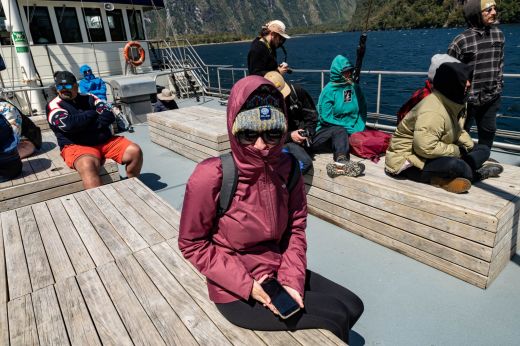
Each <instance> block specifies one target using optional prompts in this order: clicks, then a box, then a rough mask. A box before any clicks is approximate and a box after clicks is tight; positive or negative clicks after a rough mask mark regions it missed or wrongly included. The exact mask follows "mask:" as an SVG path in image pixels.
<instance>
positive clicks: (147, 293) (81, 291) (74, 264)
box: [0, 179, 342, 346]
mask: <svg viewBox="0 0 520 346" xmlns="http://www.w3.org/2000/svg"><path fill="white" fill-rule="evenodd" d="M179 217H180V216H179V213H178V212H177V211H176V210H174V209H173V208H172V207H170V206H169V205H168V204H167V203H165V202H164V201H163V200H162V199H161V198H159V197H158V196H157V195H156V194H155V193H153V192H152V191H151V190H149V189H148V188H147V187H145V186H144V185H143V184H142V183H141V182H140V181H139V180H137V179H128V180H123V181H120V182H116V183H114V184H109V185H105V186H102V187H100V188H96V189H91V190H87V191H81V192H77V193H75V194H71V195H67V196H63V197H60V198H56V199H52V200H49V201H46V202H41V203H37V204H33V205H30V206H26V207H23V208H19V209H16V210H11V211H6V212H3V213H0V232H1V233H0V234H1V235H2V236H3V242H2V241H0V259H1V260H0V344H1V345H9V344H13V345H17V344H36V345H37V344H41V345H50V344H57V345H66V344H75V345H77V344H89V345H101V344H111V345H132V344H136V345H142V344H147V345H265V344H268V345H271V344H276V345H282V344H283V345H313V346H314V345H341V344H342V343H341V342H340V340H339V339H337V338H336V337H335V336H334V335H332V334H331V333H330V332H328V331H322V330H303V331H298V332H261V331H250V330H246V329H242V328H239V327H236V326H234V325H232V324H230V323H229V322H228V321H227V320H226V319H225V318H224V317H223V316H222V315H221V314H220V313H219V311H218V310H217V309H216V307H215V305H214V304H213V303H212V302H210V300H209V298H208V294H207V289H206V285H205V282H204V278H203V277H202V276H201V275H200V274H199V273H198V272H197V271H196V270H195V269H194V268H193V267H192V266H191V264H189V263H188V262H187V261H185V260H184V259H183V257H182V256H181V254H180V251H179V250H178V247H177V235H178V224H179Z"/></svg>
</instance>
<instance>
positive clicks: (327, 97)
mask: <svg viewBox="0 0 520 346" xmlns="http://www.w3.org/2000/svg"><path fill="white" fill-rule="evenodd" d="M354 69H355V68H354V65H352V64H351V63H350V61H349V60H348V59H347V58H346V57H344V56H343V55H338V56H336V57H335V58H334V60H333V61H332V64H331V66H330V82H329V83H327V85H326V86H325V88H323V90H322V91H321V94H320V99H319V100H318V126H317V127H316V134H315V135H314V138H313V141H314V144H313V151H314V152H330V151H331V150H332V153H333V158H334V162H333V163H331V164H328V165H327V174H328V175H329V176H331V177H335V176H338V175H346V176H349V177H357V176H359V175H361V174H362V173H363V172H364V171H365V166H364V165H363V164H362V163H359V162H354V161H352V160H350V154H349V151H350V150H349V143H348V137H349V135H351V134H353V133H356V132H361V131H363V130H364V129H365V123H366V120H367V104H366V101H365V96H364V95H363V91H362V90H361V87H360V86H359V84H358V83H355V82H354V79H353V72H354Z"/></svg>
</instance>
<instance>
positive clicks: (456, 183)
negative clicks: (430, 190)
mask: <svg viewBox="0 0 520 346" xmlns="http://www.w3.org/2000/svg"><path fill="white" fill-rule="evenodd" d="M430 184H431V185H432V186H435V187H440V188H441V189H444V190H446V191H448V192H453V193H464V192H468V190H469V189H470V188H471V181H469V180H468V179H466V178H453V179H446V178H440V177H433V178H432V179H431V180H430Z"/></svg>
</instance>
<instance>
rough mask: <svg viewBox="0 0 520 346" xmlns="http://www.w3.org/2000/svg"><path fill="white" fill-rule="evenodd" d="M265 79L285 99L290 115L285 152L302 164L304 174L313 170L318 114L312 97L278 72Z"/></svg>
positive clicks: (271, 73) (301, 168)
mask: <svg viewBox="0 0 520 346" xmlns="http://www.w3.org/2000/svg"><path fill="white" fill-rule="evenodd" d="M264 78H266V79H267V80H269V81H270V82H271V83H273V84H274V86H275V87H276V88H277V89H278V90H279V91H280V92H281V93H282V95H283V96H284V98H285V107H286V109H287V115H288V136H287V138H286V141H285V146H284V150H285V151H287V152H289V153H291V154H293V155H294V157H296V159H297V160H298V161H299V162H300V170H301V172H302V174H306V173H307V172H308V171H309V170H310V169H311V168H312V158H311V156H310V155H309V153H310V152H311V149H312V144H313V142H312V137H313V136H314V131H315V128H316V123H317V121H318V113H317V112H316V106H315V105H314V101H313V100H312V97H311V95H309V93H308V92H307V91H306V90H305V89H303V88H302V87H301V86H299V85H296V84H289V83H286V82H285V80H284V78H283V77H282V75H281V74H280V73H279V72H277V71H271V72H268V73H267V74H266V75H265V76H264Z"/></svg>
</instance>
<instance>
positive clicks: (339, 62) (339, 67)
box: [330, 55, 354, 84]
mask: <svg viewBox="0 0 520 346" xmlns="http://www.w3.org/2000/svg"><path fill="white" fill-rule="evenodd" d="M349 68H352V69H353V68H354V65H352V64H351V63H350V61H349V60H348V59H347V58H346V57H344V56H343V55H338V56H336V57H335V58H334V60H332V64H331V65H330V81H331V82H332V83H338V84H344V83H346V81H345V78H344V77H343V75H342V74H341V72H342V71H344V70H346V69H349Z"/></svg>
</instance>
